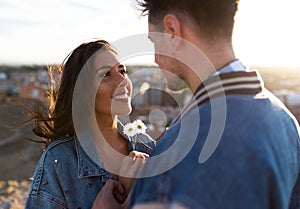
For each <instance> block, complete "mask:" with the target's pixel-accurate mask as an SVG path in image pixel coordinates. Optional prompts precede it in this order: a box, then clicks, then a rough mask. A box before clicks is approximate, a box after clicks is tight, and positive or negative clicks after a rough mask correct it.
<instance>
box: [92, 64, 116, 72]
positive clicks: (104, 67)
mask: <svg viewBox="0 0 300 209" xmlns="http://www.w3.org/2000/svg"><path fill="white" fill-rule="evenodd" d="M111 68H112V66H109V65H104V66H101V67H99V68H97V69H96V72H98V71H99V70H109V69H111Z"/></svg>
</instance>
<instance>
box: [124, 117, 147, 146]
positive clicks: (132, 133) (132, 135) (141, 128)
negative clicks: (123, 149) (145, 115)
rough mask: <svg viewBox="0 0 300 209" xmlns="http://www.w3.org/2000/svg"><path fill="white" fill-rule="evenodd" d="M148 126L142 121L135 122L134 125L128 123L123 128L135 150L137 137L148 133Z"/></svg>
mask: <svg viewBox="0 0 300 209" xmlns="http://www.w3.org/2000/svg"><path fill="white" fill-rule="evenodd" d="M146 129H147V127H146V125H145V124H144V123H143V122H142V121H141V120H140V119H138V120H135V121H133V122H132V123H127V124H126V125H125V126H124V128H123V133H124V134H126V135H127V136H128V137H129V139H130V140H131V143H132V147H133V150H135V146H136V140H137V138H136V137H137V135H138V134H141V133H146Z"/></svg>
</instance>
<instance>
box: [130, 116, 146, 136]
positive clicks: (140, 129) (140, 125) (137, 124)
mask: <svg viewBox="0 0 300 209" xmlns="http://www.w3.org/2000/svg"><path fill="white" fill-rule="evenodd" d="M133 124H134V126H135V127H136V133H137V134H140V133H146V129H147V127H146V125H145V124H144V123H143V122H142V121H141V120H140V119H138V120H135V121H134V122H133Z"/></svg>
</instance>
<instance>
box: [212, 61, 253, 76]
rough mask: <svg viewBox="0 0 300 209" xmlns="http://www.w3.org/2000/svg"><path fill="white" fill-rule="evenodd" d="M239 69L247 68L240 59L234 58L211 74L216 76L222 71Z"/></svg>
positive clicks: (237, 70)
mask: <svg viewBox="0 0 300 209" xmlns="http://www.w3.org/2000/svg"><path fill="white" fill-rule="evenodd" d="M239 71H248V69H247V68H246V67H245V66H244V65H243V64H242V63H241V61H240V60H238V59H235V60H233V61H231V62H230V63H228V64H226V65H225V66H224V67H221V68H220V69H219V70H217V71H216V72H214V74H212V76H217V75H220V74H223V73H232V72H239Z"/></svg>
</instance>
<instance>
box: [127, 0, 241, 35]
mask: <svg viewBox="0 0 300 209" xmlns="http://www.w3.org/2000/svg"><path fill="white" fill-rule="evenodd" d="M133 1H134V3H135V5H136V7H137V8H138V9H139V10H140V11H142V15H148V16H149V22H150V23H152V24H154V25H158V26H159V25H161V24H162V20H163V17H164V16H165V15H166V14H167V13H173V14H176V15H178V17H180V14H184V15H188V16H189V17H190V18H191V19H192V20H193V21H194V22H195V23H196V25H197V26H198V30H199V32H201V33H202V34H205V35H206V36H207V37H220V36H222V37H225V38H226V37H227V38H231V36H232V30H233V25H234V16H235V13H236V11H237V7H238V2H239V0H133Z"/></svg>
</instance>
